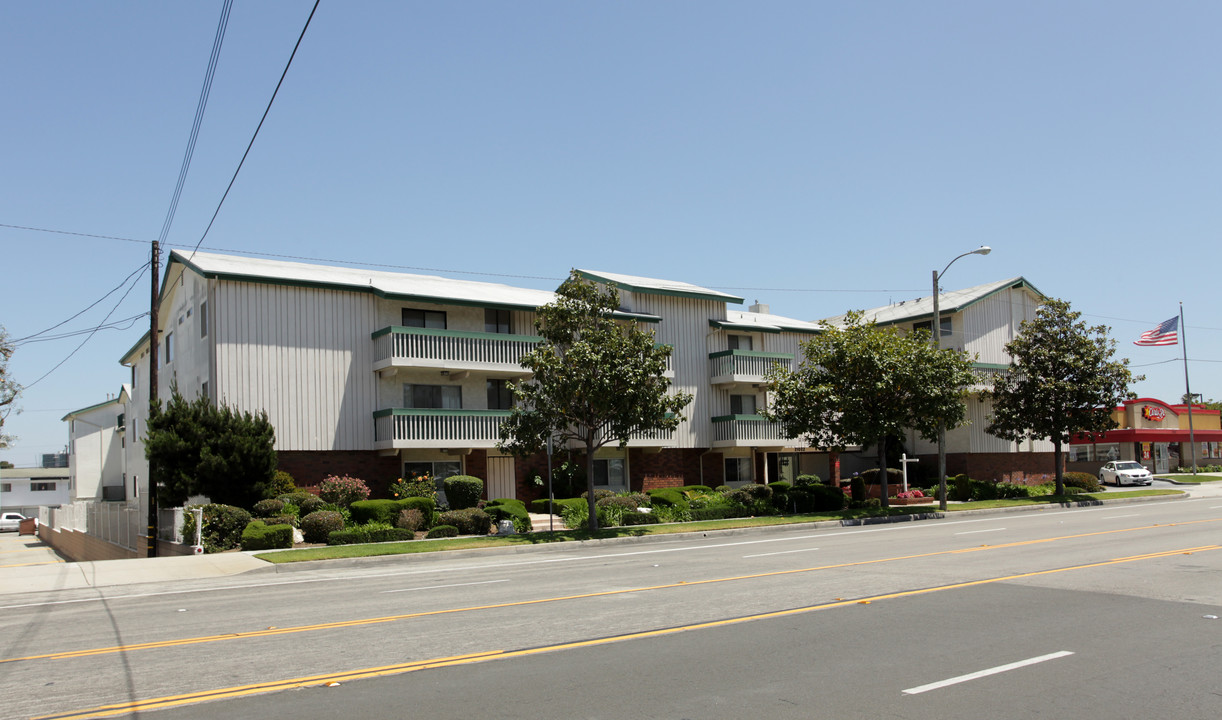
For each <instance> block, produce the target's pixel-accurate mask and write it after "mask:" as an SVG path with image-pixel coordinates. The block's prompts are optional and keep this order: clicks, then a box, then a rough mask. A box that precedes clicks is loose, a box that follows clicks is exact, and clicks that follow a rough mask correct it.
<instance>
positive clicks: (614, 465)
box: [594, 458, 628, 488]
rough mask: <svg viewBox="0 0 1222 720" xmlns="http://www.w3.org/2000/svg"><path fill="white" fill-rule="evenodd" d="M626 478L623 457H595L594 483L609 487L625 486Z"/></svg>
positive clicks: (626, 484)
mask: <svg viewBox="0 0 1222 720" xmlns="http://www.w3.org/2000/svg"><path fill="white" fill-rule="evenodd" d="M627 480H628V478H627V476H626V475H625V473H624V459H623V458H595V459H594V484H595V485H598V486H602V487H609V488H625V487H627V486H628V482H627Z"/></svg>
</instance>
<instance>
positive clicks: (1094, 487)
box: [1062, 472, 1103, 493]
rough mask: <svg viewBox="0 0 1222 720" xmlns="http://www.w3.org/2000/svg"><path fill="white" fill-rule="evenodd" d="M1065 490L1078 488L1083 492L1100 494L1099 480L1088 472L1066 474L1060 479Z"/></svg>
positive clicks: (1101, 489)
mask: <svg viewBox="0 0 1222 720" xmlns="http://www.w3.org/2000/svg"><path fill="white" fill-rule="evenodd" d="M1062 480H1063V481H1064V483H1065V487H1067V488H1071V487H1072V488H1079V489H1081V490H1083V491H1085V492H1092V493H1093V492H1102V491H1103V485H1101V484H1100V483H1099V478H1097V477H1095V476H1094V475H1092V474H1090V473H1088V472H1067V473H1065V476H1064V477H1063V478H1062Z"/></svg>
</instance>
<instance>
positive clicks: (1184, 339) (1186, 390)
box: [1180, 300, 1197, 475]
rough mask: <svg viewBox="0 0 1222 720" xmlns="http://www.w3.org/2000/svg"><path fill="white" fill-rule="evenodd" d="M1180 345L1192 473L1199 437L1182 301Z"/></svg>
mask: <svg viewBox="0 0 1222 720" xmlns="http://www.w3.org/2000/svg"><path fill="white" fill-rule="evenodd" d="M1180 343H1181V344H1180V347H1181V348H1182V349H1183V350H1184V394H1185V395H1186V396H1187V397H1188V446H1189V447H1190V448H1192V474H1193V475H1196V474H1197V439H1196V434H1195V433H1194V432H1193V429H1192V389H1191V388H1189V387H1188V326H1186V325H1185V324H1184V302H1183V301H1182V300H1181V301H1180Z"/></svg>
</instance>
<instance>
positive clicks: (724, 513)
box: [691, 507, 743, 520]
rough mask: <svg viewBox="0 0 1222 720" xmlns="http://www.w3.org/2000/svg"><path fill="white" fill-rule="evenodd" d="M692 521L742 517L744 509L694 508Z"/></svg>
mask: <svg viewBox="0 0 1222 720" xmlns="http://www.w3.org/2000/svg"><path fill="white" fill-rule="evenodd" d="M691 512H692V520H725V519H726V518H733V517H741V516H742V512H743V511H742V509H741V508H737V507H706V508H692V511H691Z"/></svg>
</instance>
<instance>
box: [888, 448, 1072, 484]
mask: <svg viewBox="0 0 1222 720" xmlns="http://www.w3.org/2000/svg"><path fill="white" fill-rule="evenodd" d="M1065 456H1066V454H1065V453H1061V461H1062V467H1063V466H1064V460H1065ZM920 466H921V469H922V473H921V477H928V478H936V477H937V475H938V471H937V467H938V456H937V455H921V462H920ZM926 468H930V469H931V470H929V471H926ZM946 474H947V475H949V476H951V477H954V476H955V475H959V474H966V475H967V476H968V477H970V478H972V479H973V480H995V481H997V482H1014V483H1027V484H1035V485H1038V484H1040V483H1042V482H1047V481H1050V480H1052V479H1053V478H1054V477H1056V465H1055V463H1054V461H1053V455H1052V453H1050V452H1040V453H1031V452H1020V453H947V455H946ZM911 477H912V466H909V478H910V479H911Z"/></svg>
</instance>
